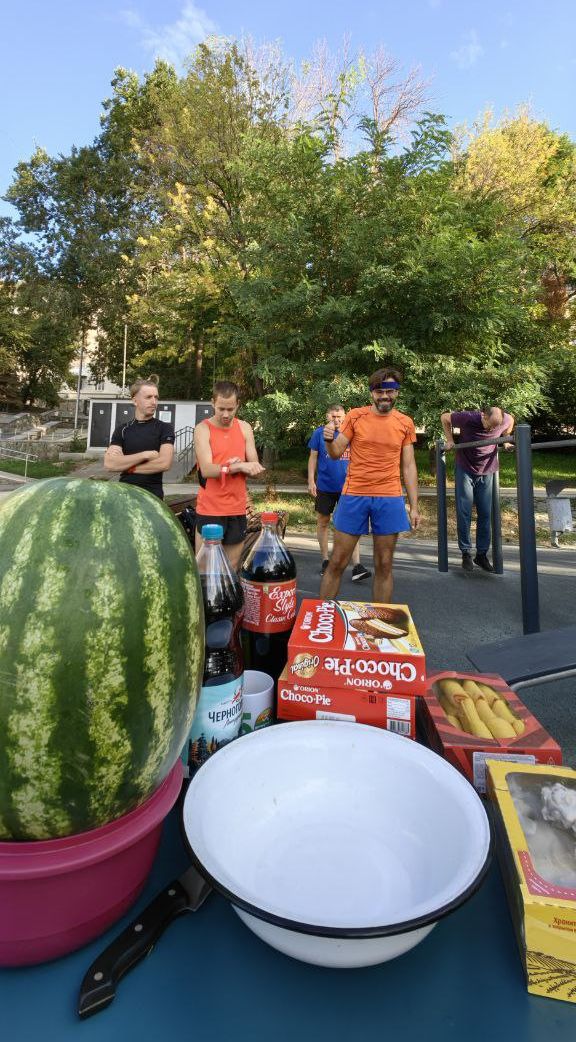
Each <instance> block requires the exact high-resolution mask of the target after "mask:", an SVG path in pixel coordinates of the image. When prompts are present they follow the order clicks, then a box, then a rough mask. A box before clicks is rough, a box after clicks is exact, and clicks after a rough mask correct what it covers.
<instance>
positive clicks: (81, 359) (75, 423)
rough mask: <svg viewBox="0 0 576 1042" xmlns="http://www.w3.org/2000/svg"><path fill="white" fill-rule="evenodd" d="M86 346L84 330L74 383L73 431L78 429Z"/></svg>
mask: <svg viewBox="0 0 576 1042" xmlns="http://www.w3.org/2000/svg"><path fill="white" fill-rule="evenodd" d="M85 346H86V331H85V330H83V332H82V340H81V343H80V365H79V367H78V383H77V384H76V408H75V410H74V433H76V431H77V430H78V415H79V412H80V390H81V388H82V364H83V362H84V348H85Z"/></svg>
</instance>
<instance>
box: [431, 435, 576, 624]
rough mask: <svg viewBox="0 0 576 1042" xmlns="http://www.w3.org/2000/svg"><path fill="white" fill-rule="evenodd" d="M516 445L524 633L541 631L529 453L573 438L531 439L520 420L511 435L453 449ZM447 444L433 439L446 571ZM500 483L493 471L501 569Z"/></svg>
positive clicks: (496, 554)
mask: <svg viewBox="0 0 576 1042" xmlns="http://www.w3.org/2000/svg"><path fill="white" fill-rule="evenodd" d="M507 444H515V446H516V496H517V506H518V536H519V544H520V585H521V593H522V626H523V631H524V633H538V632H539V631H540V599H539V591H538V562H537V555H536V519H535V515H534V478H533V474H532V453H533V452H535V451H538V450H540V449H560V448H569V447H572V446H574V445H576V439H566V440H564V441H540V442H535V443H532V430H531V427H530V425H529V424H528V423H519V424H518V425H517V426H516V427H515V430H514V434H513V435H512V436H510V435H508V436H507V437H505V438H486V439H484V440H482V441H468V442H461V443H459V444H456V445H455V446H454V450H456V449H470V448H475V447H476V446H477V445H507ZM446 451H452V450H450V449H449V450H446V445H445V443H444V442H443V441H441V440H440V441H437V442H436V482H437V496H436V499H437V519H438V571H439V572H447V571H448V516H447V509H446V455H445V454H446ZM499 493H500V484H499V478H498V473H496V474H494V485H493V495H492V546H493V563H494V571H495V572H496V573H497V574H498V575H502V574H503V572H504V566H503V559H502V526H501V518H500V494H499Z"/></svg>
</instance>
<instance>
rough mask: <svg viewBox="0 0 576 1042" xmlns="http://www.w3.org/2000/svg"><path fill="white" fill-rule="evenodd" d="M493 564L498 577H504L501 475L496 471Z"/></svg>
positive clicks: (493, 490) (493, 511) (493, 495)
mask: <svg viewBox="0 0 576 1042" xmlns="http://www.w3.org/2000/svg"><path fill="white" fill-rule="evenodd" d="M492 563H493V565H494V571H495V572H496V575H504V559H503V557H502V516H501V513H500V475H499V473H498V471H495V473H494V475H493V477H492Z"/></svg>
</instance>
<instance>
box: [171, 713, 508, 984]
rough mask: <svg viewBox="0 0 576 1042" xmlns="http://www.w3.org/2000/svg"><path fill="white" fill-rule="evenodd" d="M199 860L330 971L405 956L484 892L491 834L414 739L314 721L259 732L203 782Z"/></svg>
mask: <svg viewBox="0 0 576 1042" xmlns="http://www.w3.org/2000/svg"><path fill="white" fill-rule="evenodd" d="M183 825H184V832H185V835H186V839H187V842H188V845H189V848H190V852H191V856H192V860H193V861H194V863H195V864H196V865H197V866H198V867H199V868H200V870H201V871H202V873H203V874H204V875H205V876H206V877H207V878H208V879H209V880H210V881H211V882H212V883H213V885H214V886H215V887H216V889H217V890H219V891H220V892H221V893H223V894H224V895H225V896H226V897H227V898H228V899H229V900H230V901H231V902H232V904H233V905H234V908H235V909H236V911H237V913H238V915H239V916H240V917H241V918H242V919H243V921H244V922H245V923H246V925H247V926H249V927H250V929H251V930H253V931H254V932H255V933H256V934H258V936H259V937H261V938H262V939H263V940H265V941H267V942H268V944H271V945H272V946H273V947H275V948H278V949H279V950H280V951H282V952H285V953H286V954H287V955H291V956H293V957H294V958H297V959H303V960H304V961H306V962H312V963H316V964H318V965H321V966H337V967H350V966H368V965H372V964H374V963H379V962H385V961H386V960H387V959H391V958H394V957H395V956H397V955H401V954H402V953H403V952H405V951H408V949H410V948H412V947H414V945H416V944H417V943H418V942H419V941H420V940H422V939H423V938H424V937H425V936H426V935H427V934H428V933H429V932H430V930H432V928H433V927H434V926H435V924H436V922H437V920H438V919H439V918H441V917H442V916H444V915H447V914H448V913H449V912H452V911H454V909H455V908H457V907H458V906H459V905H460V904H462V903H463V902H464V901H465V900H466V899H467V898H468V897H470V896H471V894H472V893H474V891H475V890H476V889H477V888H478V886H479V885H480V883H481V881H482V879H483V877H484V874H485V872H486V869H487V866H488V861H489V857H490V829H489V824H488V819H487V817H486V812H485V810H484V807H483V806H482V803H481V801H480V798H479V797H478V796H477V794H476V792H475V791H474V789H473V788H472V786H471V785H470V784H469V782H467V781H466V779H465V778H464V777H463V776H462V775H461V774H459V773H458V771H456V770H455V769H454V768H453V767H451V766H450V764H448V763H446V761H445V760H443V759H441V758H440V757H439V756H437V755H436V753H433V752H431V751H430V750H428V749H425V748H424V747H423V746H421V745H417V744H416V743H415V742H413V741H411V740H410V739H407V738H402V737H399V736H397V735H394V734H391V733H390V732H388V731H384V730H380V729H379V728H375V727H367V726H364V725H362V724H348V723H344V722H334V721H320V720H310V721H301V722H297V723H288V724H282V725H279V726H276V727H267V728H264V729H262V730H259V731H254V732H253V733H252V734H248V735H246V736H245V737H242V738H240V739H238V740H237V741H235V742H232V743H231V744H230V745H227V746H224V747H223V748H222V749H221V750H219V751H218V752H217V753H216V754H215V755H214V756H213V757H212V758H211V759H209V760H208V761H207V762H206V763H205V764H204V766H203V767H202V768H201V769H200V770H199V771H198V773H197V774H196V776H195V777H194V778H193V780H192V782H191V784H190V787H189V789H188V792H187V794H186V798H185V802H184V807H183Z"/></svg>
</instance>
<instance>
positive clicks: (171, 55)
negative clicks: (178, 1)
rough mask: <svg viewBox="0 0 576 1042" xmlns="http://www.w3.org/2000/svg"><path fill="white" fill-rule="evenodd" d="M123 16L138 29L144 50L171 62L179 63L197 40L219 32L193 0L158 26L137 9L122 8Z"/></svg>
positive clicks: (198, 41)
mask: <svg viewBox="0 0 576 1042" xmlns="http://www.w3.org/2000/svg"><path fill="white" fill-rule="evenodd" d="M122 18H123V19H124V21H125V22H126V24H127V25H129V26H130V27H131V28H133V29H137V30H138V32H139V34H140V41H141V43H142V46H143V47H144V48H145V50H147V51H148V52H149V53H150V54H152V55H153V56H154V57H155V58H164V59H165V60H166V61H169V62H171V63H172V64H173V65H182V63H183V61H184V59H185V58H186V57H187V56H188V55H189V54H190V52H191V51H193V50H194V48H195V47H196V45H197V44H199V43H200V42H201V41H202V40H204V39H206V37H207V36H210V35H212V34H215V33H217V32H218V26H217V25H216V23H215V22H213V21H212V19H211V18H210V17H209V16H208V15H207V14H206V12H205V11H203V10H202V8H200V7H197V6H196V4H195V3H193V2H192V0H187V3H185V5H184V7H183V8H182V11H181V13H180V16H179V17H178V18H177V19H176V21H175V22H171V23H168V24H167V25H162V26H159V27H158V28H156V27H154V26H152V25H149V24H148V23H147V22H146V21H144V19H143V18H142V17H141V15H139V14H138V12H137V11H133V10H126V11H123V12H122Z"/></svg>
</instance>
